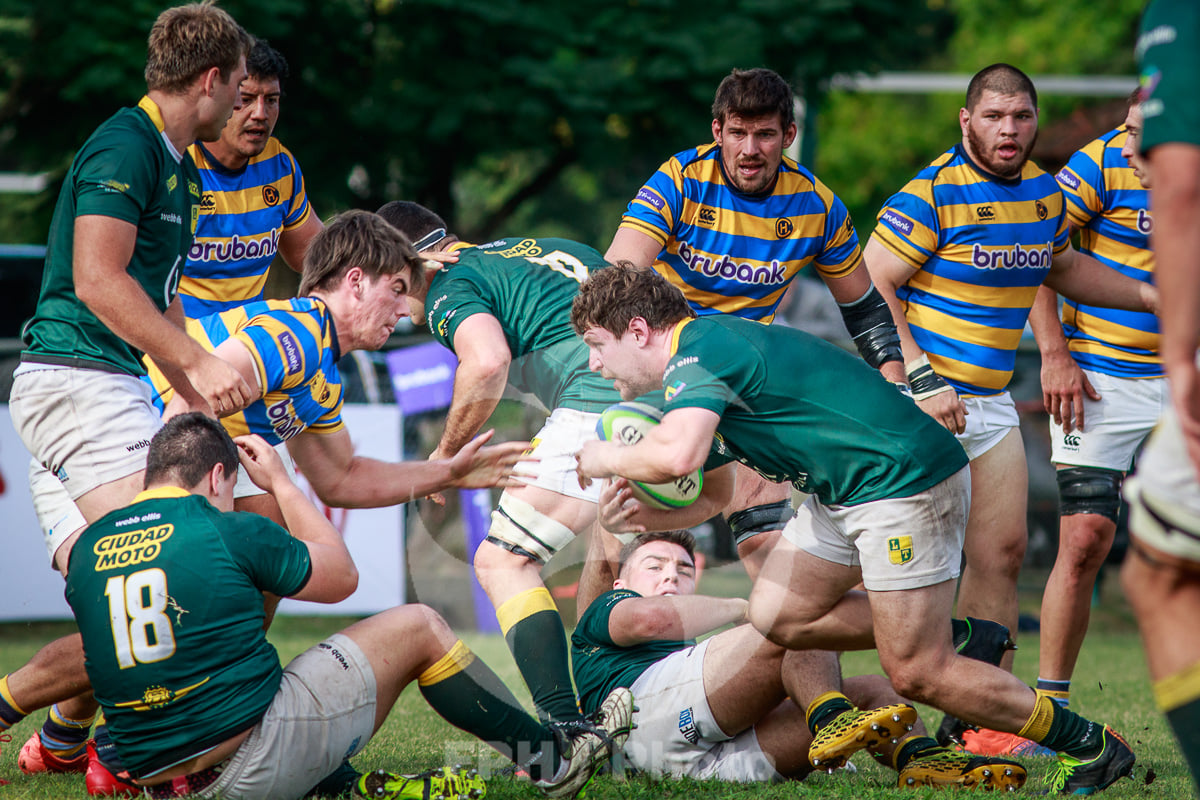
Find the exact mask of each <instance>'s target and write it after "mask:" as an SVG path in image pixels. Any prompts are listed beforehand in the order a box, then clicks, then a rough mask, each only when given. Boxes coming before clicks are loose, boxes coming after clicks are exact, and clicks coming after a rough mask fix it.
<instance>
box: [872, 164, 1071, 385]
mask: <svg viewBox="0 0 1200 800" xmlns="http://www.w3.org/2000/svg"><path fill="white" fill-rule="evenodd" d="M875 236H876V237H877V238H878V240H879V242H880V243H881V244H882V245H884V246H885V247H887V249H888V250H890V251H892V252H893V253H895V254H896V255H897V256H898V257H899V258H901V259H902V260H903V261H904V262H905V263H907V264H909V265H911V266H912V267H914V268H915V269H916V270H917V272H916V274H914V275H913V276H912V277H911V278H909V279H908V282H907V283H906V284H905V285H903V286H901V287H899V288H898V289H897V291H896V295H897V296H898V297H899V298H900V300H901V302H902V303H903V304H904V307H905V317H906V319H907V320H908V326H909V328H910V329H911V330H912V334H913V338H914V339H915V340H916V342H917V344H918V345H919V346H920V347H921V349H922V350H924V351H925V352H926V353H927V354H928V355H929V362H930V364H932V365H933V368H934V370H935V371H936V372H937V373H938V374H939V375H941V376H942V377H943V378H945V379H946V381H947V382H948V383H950V385H951V386H953V387H954V388H955V390H956V391H958V393H959V394H963V395H992V394H998V393H1000V392H1002V391H1004V389H1005V387H1007V386H1008V383H1009V381H1010V380H1011V379H1012V373H1013V366H1014V364H1015V362H1016V351H1017V345H1018V344H1019V343H1020V341H1021V332H1022V331H1023V330H1024V328H1025V322H1026V320H1027V319H1028V318H1029V309H1030V307H1031V306H1032V305H1033V300H1034V298H1035V297H1036V296H1037V290H1038V287H1039V286H1041V285H1042V281H1043V280H1044V279H1045V277H1046V273H1047V272H1049V271H1050V261H1051V259H1052V258H1053V257H1054V256H1055V255H1058V254H1059V253H1062V252H1064V251H1065V250H1066V249H1067V247H1068V245H1069V244H1070V241H1069V239H1068V229H1067V217H1066V212H1065V210H1064V206H1063V196H1062V192H1060V191H1059V189H1058V183H1057V182H1056V181H1055V180H1054V178H1053V177H1051V176H1050V175H1048V174H1047V173H1045V172H1043V171H1042V170H1041V168H1039V167H1038V166H1037V165H1035V164H1033V163H1032V162H1029V163H1027V164H1026V165H1025V168H1024V169H1023V170H1022V172H1021V176H1020V177H1018V178H1013V179H1012V180H1004V179H1001V178H997V177H996V176H994V175H989V174H988V173H986V172H984V171H983V170H982V169H980V168H979V167H977V166H976V165H975V164H974V163H973V162H972V161H971V160H970V158H969V157H968V156H967V154H966V152H965V151H964V150H963V148H962V145H955V146H954V147H953V148H951V149H950V150H948V151H947V152H945V153H943V154H942V155H941V156H939V157H938V158H937V159H935V160H934V161H933V163H932V164H930V165H929V166H927V167H925V168H924V169H923V170H921V171H920V172H918V173H917V175H916V177H915V178H913V179H912V180H911V181H909V182H908V184H907V185H906V186H905V187H904V188H903V189H901V190H900V191H899V192H897V193H896V194H894V195H892V197H890V198H889V199H888V201H887V203H885V204H884V206H883V209H882V210H880V212H879V216H878V224H877V225H876V228H875Z"/></svg>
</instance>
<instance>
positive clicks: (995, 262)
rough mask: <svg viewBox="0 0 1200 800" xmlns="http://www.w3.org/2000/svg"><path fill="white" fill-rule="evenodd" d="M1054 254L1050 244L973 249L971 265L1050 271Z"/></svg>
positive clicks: (983, 267)
mask: <svg viewBox="0 0 1200 800" xmlns="http://www.w3.org/2000/svg"><path fill="white" fill-rule="evenodd" d="M1051 258H1052V252H1051V250H1050V243H1049V242H1047V243H1046V244H1044V245H1042V246H1041V247H1028V246H1027V247H1022V246H1021V245H1019V244H1014V245H1013V246H1011V247H984V246H983V245H981V244H976V245H974V246H973V247H972V248H971V264H972V265H973V266H975V267H977V268H978V269H1049V268H1050V259H1051Z"/></svg>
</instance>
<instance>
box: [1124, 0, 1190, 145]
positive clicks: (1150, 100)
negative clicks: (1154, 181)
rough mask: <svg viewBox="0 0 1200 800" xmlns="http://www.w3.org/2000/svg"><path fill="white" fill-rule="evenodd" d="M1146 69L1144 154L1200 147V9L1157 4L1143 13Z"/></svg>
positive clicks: (1165, 0)
mask: <svg viewBox="0 0 1200 800" xmlns="http://www.w3.org/2000/svg"><path fill="white" fill-rule="evenodd" d="M1137 58H1138V63H1139V65H1140V67H1141V87H1142V114H1144V115H1145V118H1146V121H1145V123H1144V125H1145V130H1143V131H1142V142H1141V144H1142V150H1143V151H1149V150H1150V149H1151V148H1152V147H1154V146H1156V145H1160V144H1166V143H1168V142H1183V143H1186V144H1194V145H1200V103H1198V102H1197V101H1196V89H1197V82H1198V81H1200V5H1197V3H1196V2H1195V0H1154V2H1152V3H1150V5H1148V6H1147V7H1146V11H1145V13H1144V14H1143V15H1142V27H1141V33H1140V35H1139V36H1138V41H1137Z"/></svg>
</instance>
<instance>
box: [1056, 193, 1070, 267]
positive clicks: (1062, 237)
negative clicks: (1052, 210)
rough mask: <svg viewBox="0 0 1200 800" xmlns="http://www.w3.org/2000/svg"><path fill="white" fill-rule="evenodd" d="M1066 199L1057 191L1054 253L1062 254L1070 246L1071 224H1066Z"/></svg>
mask: <svg viewBox="0 0 1200 800" xmlns="http://www.w3.org/2000/svg"><path fill="white" fill-rule="evenodd" d="M1068 220H1069V217H1068V216H1067V200H1066V198H1065V197H1064V196H1063V193H1062V192H1061V191H1059V192H1058V228H1057V229H1056V230H1055V233H1054V255H1056V256H1057V255H1062V254H1063V253H1064V252H1066V250H1067V248H1068V247H1070V246H1071V226H1070V225H1069V224H1068Z"/></svg>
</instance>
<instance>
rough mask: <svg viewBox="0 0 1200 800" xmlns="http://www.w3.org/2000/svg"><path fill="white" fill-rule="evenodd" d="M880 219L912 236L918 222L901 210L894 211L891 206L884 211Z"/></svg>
mask: <svg viewBox="0 0 1200 800" xmlns="http://www.w3.org/2000/svg"><path fill="white" fill-rule="evenodd" d="M879 221H880V222H886V223H887V224H888V225H891V226H892V227H893V228H895V229H896V230H898V231H900V232H901V233H903V234H904V235H905V236H912V232H913V228H915V227H916V223H915V222H913V221H912V220H911V219H909V218H908V217H906V216H904V215H903V214H901V213H900V212H899V211H893V210H892V209H890V208H889V209H887V210H886V211H884V212H883V214H882V215H881V216H880V217H879Z"/></svg>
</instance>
